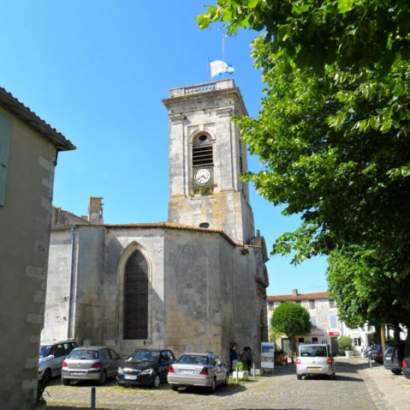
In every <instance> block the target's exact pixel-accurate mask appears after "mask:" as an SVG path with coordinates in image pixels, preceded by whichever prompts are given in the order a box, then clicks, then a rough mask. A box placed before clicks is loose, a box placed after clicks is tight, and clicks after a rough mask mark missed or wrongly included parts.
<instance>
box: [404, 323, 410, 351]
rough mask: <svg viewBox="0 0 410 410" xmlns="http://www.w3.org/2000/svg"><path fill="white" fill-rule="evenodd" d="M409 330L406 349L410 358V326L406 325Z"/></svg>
mask: <svg viewBox="0 0 410 410" xmlns="http://www.w3.org/2000/svg"><path fill="white" fill-rule="evenodd" d="M405 326H406V329H407V337H406V344H405V347H404V352H405V356H406V357H407V356H410V324H406V325H405Z"/></svg>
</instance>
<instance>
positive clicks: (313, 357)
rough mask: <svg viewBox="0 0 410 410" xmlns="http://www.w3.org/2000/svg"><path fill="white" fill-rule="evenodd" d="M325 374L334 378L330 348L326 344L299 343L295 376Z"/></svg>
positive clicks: (298, 377) (299, 377)
mask: <svg viewBox="0 0 410 410" xmlns="http://www.w3.org/2000/svg"><path fill="white" fill-rule="evenodd" d="M312 375H315V376H316V375H325V376H328V377H331V378H332V379H335V378H336V373H335V365H334V360H333V357H332V355H331V353H330V348H329V346H328V345H326V344H303V345H299V352H298V357H297V358H296V377H297V379H298V380H300V379H301V378H302V377H303V376H312Z"/></svg>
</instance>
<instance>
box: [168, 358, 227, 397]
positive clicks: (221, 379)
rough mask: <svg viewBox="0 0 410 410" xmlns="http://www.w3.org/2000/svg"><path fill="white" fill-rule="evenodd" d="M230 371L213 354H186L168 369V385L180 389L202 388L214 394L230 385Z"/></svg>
mask: <svg viewBox="0 0 410 410" xmlns="http://www.w3.org/2000/svg"><path fill="white" fill-rule="evenodd" d="M228 378H229V373H228V369H227V368H226V366H225V365H224V364H222V363H221V361H220V360H219V359H218V358H217V357H216V356H215V355H214V354H213V353H184V354H183V355H181V357H180V358H179V359H178V360H177V361H176V362H175V363H173V364H172V365H171V366H170V367H169V369H168V383H169V384H170V385H171V387H172V389H173V390H178V388H179V387H188V386H200V387H206V388H208V389H209V390H210V391H211V392H212V393H213V392H215V390H216V387H217V386H219V385H223V386H226V385H227V384H228Z"/></svg>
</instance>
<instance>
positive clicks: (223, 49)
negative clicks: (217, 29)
mask: <svg viewBox="0 0 410 410" xmlns="http://www.w3.org/2000/svg"><path fill="white" fill-rule="evenodd" d="M221 48H222V61H225V33H224V32H223V31H222V44H221Z"/></svg>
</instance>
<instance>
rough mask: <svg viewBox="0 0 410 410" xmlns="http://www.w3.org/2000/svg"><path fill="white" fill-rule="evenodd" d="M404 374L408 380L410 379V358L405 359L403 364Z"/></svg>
mask: <svg viewBox="0 0 410 410" xmlns="http://www.w3.org/2000/svg"><path fill="white" fill-rule="evenodd" d="M401 368H402V370H403V374H404V376H405V377H406V378H407V379H410V357H409V356H408V357H405V358H404V359H403V360H402V362H401Z"/></svg>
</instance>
